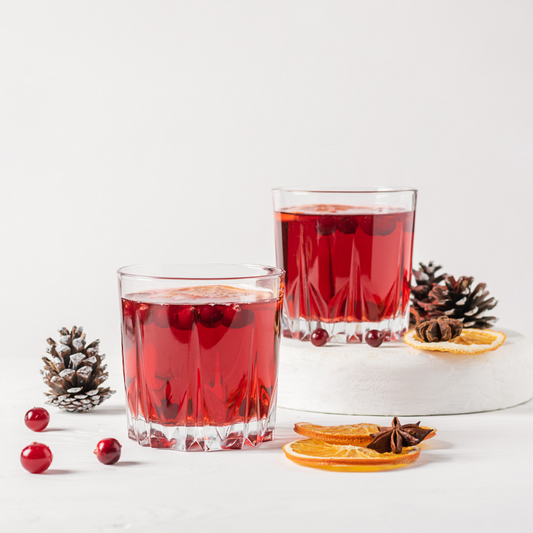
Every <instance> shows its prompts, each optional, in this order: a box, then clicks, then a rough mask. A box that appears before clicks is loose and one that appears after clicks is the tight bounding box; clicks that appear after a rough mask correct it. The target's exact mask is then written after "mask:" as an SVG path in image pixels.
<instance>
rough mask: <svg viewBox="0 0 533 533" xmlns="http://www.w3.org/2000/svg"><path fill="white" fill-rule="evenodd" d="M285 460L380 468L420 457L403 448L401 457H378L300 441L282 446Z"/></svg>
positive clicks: (416, 451) (364, 451) (353, 449)
mask: <svg viewBox="0 0 533 533" xmlns="http://www.w3.org/2000/svg"><path fill="white" fill-rule="evenodd" d="M283 451H284V452H285V455H286V456H287V459H290V460H291V461H294V462H295V463H298V464H300V465H304V466H314V467H358V466H373V467H384V466H394V465H404V464H407V463H411V462H413V461H414V460H415V459H418V457H419V456H420V448H418V447H417V446H412V447H409V448H404V449H403V450H402V452H401V453H378V452H376V451H374V450H370V449H369V448H363V447H362V446H352V445H350V444H329V443H327V442H324V441H322V440H318V439H303V440H295V441H294V442H289V444H285V446H283Z"/></svg>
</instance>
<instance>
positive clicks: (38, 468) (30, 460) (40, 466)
mask: <svg viewBox="0 0 533 533" xmlns="http://www.w3.org/2000/svg"><path fill="white" fill-rule="evenodd" d="M53 458H54V456H53V455H52V452H51V450H50V448H49V447H48V446H47V445H46V444H41V443H40V442H32V443H31V444H30V445H29V446H26V448H24V449H23V450H22V453H21V454H20V463H21V464H22V466H23V467H24V468H25V469H26V470H27V471H28V472H31V473H32V474H42V473H43V472H44V471H45V470H48V468H49V466H50V465H51V464H52V459H53Z"/></svg>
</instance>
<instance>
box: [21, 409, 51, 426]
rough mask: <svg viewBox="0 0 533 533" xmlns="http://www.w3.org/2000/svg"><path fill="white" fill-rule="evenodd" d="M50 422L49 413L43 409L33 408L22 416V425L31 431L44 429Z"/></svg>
mask: <svg viewBox="0 0 533 533" xmlns="http://www.w3.org/2000/svg"><path fill="white" fill-rule="evenodd" d="M49 422H50V413H49V412H48V411H47V410H46V409H44V408H43V407H34V408H33V409H30V410H29V411H28V412H27V413H26V414H25V415H24V423H25V424H26V426H27V427H29V428H30V429H31V430H32V431H42V430H43V429H46V426H48V423H49Z"/></svg>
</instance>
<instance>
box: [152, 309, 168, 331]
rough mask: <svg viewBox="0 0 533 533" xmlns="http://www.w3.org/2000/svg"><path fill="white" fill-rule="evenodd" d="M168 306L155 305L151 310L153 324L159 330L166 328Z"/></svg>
mask: <svg viewBox="0 0 533 533" xmlns="http://www.w3.org/2000/svg"><path fill="white" fill-rule="evenodd" d="M168 310H169V306H168V305H155V306H153V308H152V316H153V321H154V324H155V325H156V326H158V327H160V328H168V326H169V321H168Z"/></svg>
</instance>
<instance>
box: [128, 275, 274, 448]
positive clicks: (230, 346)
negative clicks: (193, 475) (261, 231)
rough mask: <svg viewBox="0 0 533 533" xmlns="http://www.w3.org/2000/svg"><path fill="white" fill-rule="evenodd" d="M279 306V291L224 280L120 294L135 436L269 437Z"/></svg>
mask: <svg viewBox="0 0 533 533" xmlns="http://www.w3.org/2000/svg"><path fill="white" fill-rule="evenodd" d="M281 302H282V298H281V296H280V294H279V290H278V291H277V292H274V291H273V290H272V289H271V288H270V289H269V288H267V289H263V288H249V287H248V288H239V287H234V286H227V285H218V284H214V285H197V286H191V287H177V288H167V289H160V288H156V289H153V290H149V291H146V290H144V291H142V292H132V293H126V294H123V297H122V347H123V363H124V380H125V387H126V397H127V406H128V412H129V417H130V421H129V426H130V427H129V430H130V431H129V432H130V437H132V438H134V439H135V440H138V441H139V442H140V443H141V444H144V445H147V446H152V447H162V448H166V447H168V448H176V449H189V448H191V447H193V446H194V445H195V444H198V445H199V446H200V447H202V448H203V449H224V448H242V447H243V446H244V445H246V444H249V445H252V446H255V445H258V444H260V443H261V442H264V441H268V440H271V439H272V434H273V425H274V416H275V413H274V411H275V405H276V390H277V363H278V345H279V331H280V313H281V305H282V304H281ZM141 426H142V427H141Z"/></svg>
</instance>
